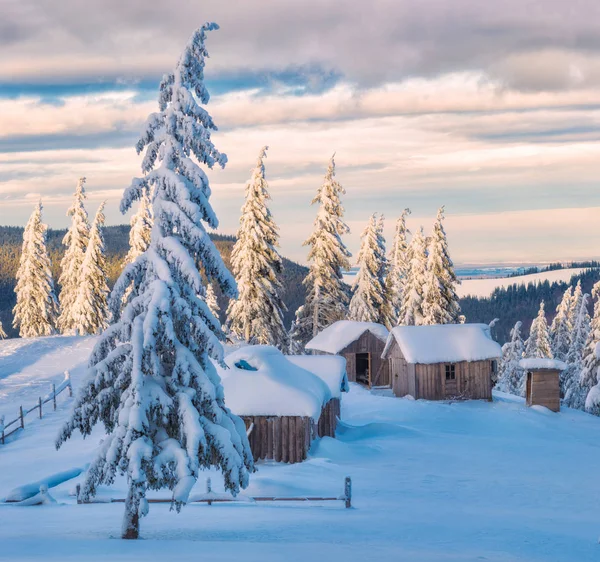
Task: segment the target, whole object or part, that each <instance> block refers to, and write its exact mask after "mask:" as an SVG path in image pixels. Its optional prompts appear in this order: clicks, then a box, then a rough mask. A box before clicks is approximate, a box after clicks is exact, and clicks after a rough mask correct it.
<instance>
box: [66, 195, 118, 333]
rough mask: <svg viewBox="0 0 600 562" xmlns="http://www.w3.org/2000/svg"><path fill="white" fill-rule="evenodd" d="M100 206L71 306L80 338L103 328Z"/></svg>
mask: <svg viewBox="0 0 600 562" xmlns="http://www.w3.org/2000/svg"><path fill="white" fill-rule="evenodd" d="M104 220H105V217H104V203H102V204H101V205H100V207H99V208H98V211H97V212H96V216H95V217H94V222H93V223H92V228H91V230H90V239H89V241H88V245H87V248H86V250H85V256H84V258H83V263H82V264H81V269H80V283H79V287H78V291H77V298H76V300H75V306H74V307H73V311H74V312H73V318H74V324H73V328H74V330H75V332H76V333H78V334H80V335H88V334H92V335H93V334H97V333H99V332H101V331H102V330H104V329H105V328H106V327H107V325H108V322H107V317H108V305H107V297H108V293H109V289H108V285H107V283H106V278H107V271H106V255H105V248H104V236H103V234H102V229H103V228H104Z"/></svg>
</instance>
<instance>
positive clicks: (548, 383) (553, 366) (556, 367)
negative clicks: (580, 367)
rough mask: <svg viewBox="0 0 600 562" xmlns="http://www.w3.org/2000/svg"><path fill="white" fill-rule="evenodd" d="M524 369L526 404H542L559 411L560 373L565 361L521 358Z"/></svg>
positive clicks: (564, 367)
mask: <svg viewBox="0 0 600 562" xmlns="http://www.w3.org/2000/svg"><path fill="white" fill-rule="evenodd" d="M519 365H520V366H521V367H522V368H523V369H525V372H526V377H527V378H526V379H525V403H526V404H527V406H544V407H545V408H548V409H549V410H552V411H553V412H559V411H560V373H561V371H563V370H564V369H566V367H567V366H566V365H565V363H563V362H562V361H556V360H554V359H535V358H531V359H522V360H521V361H519Z"/></svg>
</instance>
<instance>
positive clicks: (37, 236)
mask: <svg viewBox="0 0 600 562" xmlns="http://www.w3.org/2000/svg"><path fill="white" fill-rule="evenodd" d="M47 230H48V227H47V226H46V225H45V224H44V223H43V222H42V202H41V201H40V202H39V203H38V204H37V205H36V207H35V209H34V211H33V213H32V214H31V217H30V218H29V221H28V222H27V225H26V226H25V231H24V232H23V246H22V250H21V258H20V262H19V269H18V270H17V284H16V286H15V293H16V295H17V304H16V305H15V307H14V309H13V315H14V317H13V327H15V328H17V327H18V328H19V335H20V336H21V337H22V338H35V337H39V336H49V335H51V334H54V333H55V331H56V321H57V315H58V303H57V302H56V295H55V294H54V280H53V279H52V272H51V269H50V267H51V264H50V257H49V255H48V249H47V247H46V237H47ZM0 332H1V333H0V337H6V334H4V331H3V330H0ZM2 334H4V335H3V336H2Z"/></svg>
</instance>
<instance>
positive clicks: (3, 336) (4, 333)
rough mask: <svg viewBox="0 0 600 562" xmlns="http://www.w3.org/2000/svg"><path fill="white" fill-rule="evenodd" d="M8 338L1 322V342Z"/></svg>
mask: <svg viewBox="0 0 600 562" xmlns="http://www.w3.org/2000/svg"><path fill="white" fill-rule="evenodd" d="M6 337H7V335H6V332H5V331H4V327H3V326H2V322H0V340H3V339H5V338H6Z"/></svg>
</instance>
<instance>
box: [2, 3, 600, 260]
mask: <svg viewBox="0 0 600 562" xmlns="http://www.w3.org/2000/svg"><path fill="white" fill-rule="evenodd" d="M172 6H173V7H175V8H177V7H179V8H182V9H181V10H177V9H171V10H169V11H167V12H166V13H165V12H164V11H161V10H160V9H159V7H157V6H154V5H152V4H150V5H144V6H141V5H139V6H138V5H137V4H134V3H131V2H126V3H125V4H123V3H114V4H113V3H111V2H103V3H101V5H94V6H88V7H86V9H85V10H82V9H81V7H80V6H79V5H78V4H77V3H75V2H72V1H65V2H61V4H60V5H59V6H52V7H48V6H44V5H43V3H39V2H36V1H35V0H28V1H26V2H21V3H19V4H17V3H14V4H12V5H11V6H10V7H9V9H8V10H6V19H5V22H4V23H3V27H4V28H5V29H7V30H12V32H11V33H5V34H2V37H1V38H0V41H2V44H3V51H4V52H5V54H6V56H5V57H3V61H0V112H2V114H3V120H2V123H1V124H0V162H2V170H3V173H2V175H1V176H0V197H1V198H2V201H3V204H2V208H1V209H0V223H3V224H6V223H8V222H14V223H16V224H17V225H21V226H22V225H24V224H25V222H26V220H27V218H28V216H29V214H30V212H31V209H32V206H33V202H34V200H37V198H38V197H40V196H41V197H42V198H43V201H44V206H45V222H46V223H48V224H49V225H51V226H53V227H55V228H62V227H65V226H66V225H67V217H66V215H65V212H66V209H67V207H68V205H69V202H70V200H71V196H72V193H73V191H74V188H75V185H76V182H77V179H78V177H79V176H82V175H85V176H86V177H87V178H88V183H87V185H86V189H87V192H88V195H89V200H88V210H89V211H90V213H92V212H93V211H94V210H95V208H96V207H97V205H98V204H99V202H100V201H101V200H104V199H107V207H106V215H107V224H122V223H123V222H126V221H127V218H126V217H123V216H121V215H120V213H119V212H118V202H119V200H120V196H121V194H122V192H123V190H124V188H125V187H127V185H128V183H129V181H130V179H131V178H132V177H134V176H138V175H140V162H141V158H140V157H138V156H137V155H136V154H135V149H134V143H135V141H136V139H137V135H138V134H139V132H140V131H141V128H142V125H143V122H144V121H145V119H146V116H147V115H148V114H149V113H150V112H152V111H155V110H156V108H157V103H156V98H157V91H158V83H159V80H160V77H161V76H162V74H163V73H165V72H168V71H170V70H171V69H172V68H173V66H174V64H175V61H176V60H177V53H178V52H180V50H181V48H182V47H183V46H184V45H185V43H186V41H187V39H188V37H189V36H190V34H191V32H192V31H193V29H194V28H195V27H196V26H197V25H199V24H201V23H202V22H203V21H207V20H208V21H216V22H217V23H218V24H219V25H220V26H221V29H220V30H219V31H215V32H213V33H211V34H210V35H209V37H208V42H207V44H208V51H209V53H210V55H211V58H210V59H209V60H208V61H207V66H206V80H207V86H208V89H209V91H210V93H211V95H212V98H211V101H210V103H209V104H208V105H207V106H206V108H207V110H208V112H209V113H210V114H211V115H212V116H213V118H214V120H215V122H216V124H217V126H219V129H220V130H219V131H216V132H215V133H214V135H213V140H214V142H215V145H216V146H217V147H218V148H219V149H220V150H222V151H223V152H225V153H226V154H227V155H228V157H229V163H228V165H227V166H226V168H225V170H216V169H215V170H212V171H209V172H208V176H209V179H210V181H211V187H212V190H213V196H212V198H211V202H212V203H213V206H214V209H215V212H216V214H217V216H218V217H219V220H220V228H219V231H220V232H223V233H224V234H234V233H235V231H236V228H237V223H238V219H239V211H240V208H241V206H242V203H243V190H244V187H245V184H246V181H247V180H248V179H249V175H250V172H249V170H250V169H251V167H252V166H253V165H254V162H255V160H256V157H257V154H258V151H259V150H260V147H261V146H263V145H269V147H270V150H269V155H268V158H267V160H266V171H267V180H268V182H269V186H270V190H271V195H272V205H271V208H272V212H273V215H274V217H275V220H276V221H277V222H278V224H279V226H280V234H281V253H282V255H285V256H286V257H289V258H290V259H293V260H295V261H298V262H300V263H306V248H303V247H302V242H303V241H304V240H305V239H306V238H307V237H308V235H309V234H310V232H311V229H312V222H313V219H314V216H315V213H316V209H315V208H314V207H311V206H310V201H311V199H312V197H313V196H314V194H315V192H316V190H317V188H318V187H319V185H320V184H321V181H322V179H323V176H324V173H325V169H326V166H327V162H328V160H329V158H330V156H331V154H333V153H334V152H335V153H336V163H337V178H338V180H339V181H340V182H341V184H342V185H343V186H344V187H345V189H346V192H347V193H346V195H345V196H344V198H343V203H344V205H345V208H346V217H345V218H346V221H347V223H348V224H349V226H350V228H351V234H350V235H349V236H347V237H346V238H345V241H346V243H347V245H348V247H349V249H350V250H351V252H352V254H353V256H354V257H355V256H356V255H357V253H358V246H359V235H360V233H361V231H362V230H363V228H364V226H365V225H366V223H367V220H368V217H369V215H370V214H371V213H373V212H383V213H384V214H385V215H386V230H385V234H386V238H387V241H388V244H390V242H391V238H392V233H393V227H394V224H393V223H394V222H395V219H396V218H397V216H399V215H400V213H401V211H402V209H404V208H405V207H410V208H411V209H412V211H413V214H412V215H411V216H410V217H409V218H408V225H409V228H411V229H412V230H414V228H417V227H418V226H420V225H422V226H424V228H425V230H426V231H429V229H430V228H431V225H432V223H433V220H434V218H435V214H436V211H437V209H438V207H440V206H441V205H445V206H446V221H445V228H446V230H447V232H448V238H449V243H450V249H451V252H452V257H453V259H454V261H455V263H457V264H463V263H464V264H487V265H493V264H505V263H527V264H537V263H550V262H554V261H579V260H586V259H595V258H597V257H599V254H598V252H597V250H596V248H597V247H598V245H599V243H600V229H597V228H595V225H596V223H597V221H598V218H600V192H599V190H598V189H597V188H596V182H597V179H598V177H599V173H600V135H599V132H600V126H599V125H598V115H600V106H599V105H598V103H597V101H596V100H597V99H598V94H599V93H600V72H599V71H598V69H599V68H600V42H598V41H597V37H596V36H597V34H596V33H595V30H594V26H593V25H592V24H591V23H589V22H592V21H595V19H596V18H594V14H597V15H600V7H598V5H597V4H595V3H594V2H592V0H580V2H578V6H579V7H580V8H581V9H579V10H570V9H569V7H568V6H565V5H564V3H562V2H560V1H552V2H549V3H545V5H544V6H543V7H541V6H539V5H538V4H536V3H532V2H525V3H523V2H517V0H509V1H508V2H507V3H505V4H504V6H503V7H502V8H501V9H500V8H499V7H498V6H494V5H487V4H486V5H479V4H478V3H475V2H472V1H469V0H462V1H461V2H460V6H459V7H455V9H457V10H458V9H459V8H460V14H461V20H460V23H459V22H458V21H457V20H456V18H455V17H454V16H453V14H455V11H454V10H453V9H450V7H449V6H444V5H440V4H439V3H437V4H436V5H435V10H434V9H432V6H430V3H429V2H421V3H417V2H412V1H405V2H401V3H388V2H375V3H373V4H372V5H371V6H370V8H369V23H368V24H365V23H364V14H363V13H362V11H361V10H360V9H358V8H356V9H355V8H353V7H352V6H347V7H346V9H345V10H344V11H343V12H339V11H338V10H336V9H335V6H333V5H327V6H323V5H322V4H319V5H316V4H315V6H314V10H311V9H310V5H306V4H303V5H302V6H294V5H290V6H288V7H287V9H286V10H281V9H276V4H275V3H271V2H248V3H245V4H244V5H243V6H239V7H238V9H236V10H228V9H227V8H226V7H225V6H223V5H220V4H219V3H217V2H207V3H205V4H204V5H203V6H202V8H198V7H197V6H196V5H195V4H194V3H192V2H191V1H189V2H188V1H187V0H178V1H176V2H174V3H173V4H172ZM28 8H29V9H28ZM31 13H35V17H33V18H32V17H30V14H31ZM310 13H313V15H312V16H310V17H309V15H308V14H310ZM508 14H510V15H508ZM257 35H259V36H260V37H261V41H255V40H253V37H255V36H257ZM149 37H152V41H148V38H149ZM358 37H360V38H361V42H360V49H358V50H357V48H356V45H357V43H356V41H357V38H358Z"/></svg>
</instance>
